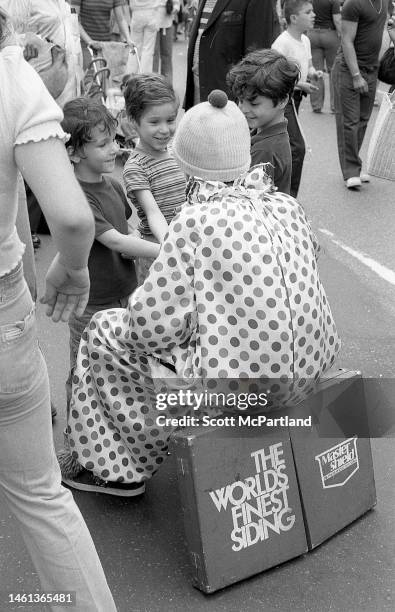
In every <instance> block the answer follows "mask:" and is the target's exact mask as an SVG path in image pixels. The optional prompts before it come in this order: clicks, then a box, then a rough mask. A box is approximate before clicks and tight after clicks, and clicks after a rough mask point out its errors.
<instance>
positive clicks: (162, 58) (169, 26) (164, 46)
mask: <svg viewBox="0 0 395 612" xmlns="http://www.w3.org/2000/svg"><path fill="white" fill-rule="evenodd" d="M159 2H160V3H161V4H160V6H159V8H158V12H159V21H158V26H159V30H158V32H157V34H156V42H155V52H154V60H153V71H154V72H160V74H162V75H163V76H164V77H166V79H167V80H168V81H169V83H170V84H173V57H172V56H173V20H174V19H175V18H176V16H177V14H178V11H179V10H180V0H159ZM159 65H160V69H159Z"/></svg>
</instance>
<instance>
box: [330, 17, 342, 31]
mask: <svg viewBox="0 0 395 612" xmlns="http://www.w3.org/2000/svg"><path fill="white" fill-rule="evenodd" d="M332 20H333V23H334V24H335V28H336V32H337V35H338V36H339V37H340V36H341V35H342V17H341V14H340V13H336V14H335V15H332Z"/></svg>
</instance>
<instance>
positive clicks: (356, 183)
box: [346, 176, 362, 189]
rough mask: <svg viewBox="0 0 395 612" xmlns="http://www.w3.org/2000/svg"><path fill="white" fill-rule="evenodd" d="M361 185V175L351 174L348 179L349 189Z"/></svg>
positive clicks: (347, 185)
mask: <svg viewBox="0 0 395 612" xmlns="http://www.w3.org/2000/svg"><path fill="white" fill-rule="evenodd" d="M361 185H362V182H361V179H360V178H359V176H351V177H350V178H348V179H347V180H346V187H347V189H355V188H356V187H360V186H361Z"/></svg>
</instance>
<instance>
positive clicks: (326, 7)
mask: <svg viewBox="0 0 395 612" xmlns="http://www.w3.org/2000/svg"><path fill="white" fill-rule="evenodd" d="M312 2H313V10H314V13H315V21H314V28H313V29H312V30H309V31H308V33H307V36H308V37H309V39H310V44H311V55H312V59H313V66H314V68H316V70H322V71H326V72H327V73H328V75H329V100H330V109H331V111H332V112H333V113H334V112H335V103H334V100H333V86H332V78H331V71H332V66H333V63H334V61H335V57H336V53H337V50H338V48H339V44H340V36H341V16H340V0H312ZM317 87H318V90H317V91H312V92H311V94H310V102H311V108H312V109H313V111H314V112H315V113H320V112H321V111H322V108H323V106H324V100H325V83H324V79H319V80H318V81H317Z"/></svg>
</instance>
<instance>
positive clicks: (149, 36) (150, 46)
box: [130, 9, 158, 72]
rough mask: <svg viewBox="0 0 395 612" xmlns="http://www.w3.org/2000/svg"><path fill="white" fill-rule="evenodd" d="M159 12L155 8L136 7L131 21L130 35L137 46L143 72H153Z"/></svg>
mask: <svg viewBox="0 0 395 612" xmlns="http://www.w3.org/2000/svg"><path fill="white" fill-rule="evenodd" d="M157 23H158V13H157V11H156V10H155V9H135V10H134V11H133V14H132V20H131V22H130V30H131V32H130V35H131V38H132V40H133V42H134V43H135V45H136V47H137V53H138V54H139V58H140V65H141V72H152V62H153V57H154V49H155V41H156V33H157V31H158V25H157Z"/></svg>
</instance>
